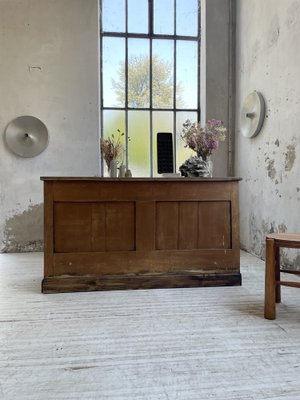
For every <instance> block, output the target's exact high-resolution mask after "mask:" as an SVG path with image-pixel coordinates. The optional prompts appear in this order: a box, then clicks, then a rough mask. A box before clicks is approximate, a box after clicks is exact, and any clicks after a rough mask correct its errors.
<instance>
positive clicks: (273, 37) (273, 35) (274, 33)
mask: <svg viewBox="0 0 300 400" xmlns="http://www.w3.org/2000/svg"><path fill="white" fill-rule="evenodd" d="M279 34H280V26H279V20H278V15H277V14H276V15H275V16H274V17H273V19H272V22H271V26H270V30H269V34H268V47H272V46H274V45H275V44H276V43H277V42H278V38H279Z"/></svg>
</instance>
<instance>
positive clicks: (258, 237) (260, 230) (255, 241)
mask: <svg viewBox="0 0 300 400" xmlns="http://www.w3.org/2000/svg"><path fill="white" fill-rule="evenodd" d="M286 231H287V226H286V225H285V224H284V223H281V224H279V225H277V226H276V222H275V221H271V222H269V221H268V222H266V221H265V220H261V219H260V218H259V217H256V215H255V214H254V213H253V212H252V213H250V216H249V233H250V251H251V253H253V254H255V255H257V256H258V257H260V258H264V256H265V240H266V235H267V234H269V233H275V232H286Z"/></svg>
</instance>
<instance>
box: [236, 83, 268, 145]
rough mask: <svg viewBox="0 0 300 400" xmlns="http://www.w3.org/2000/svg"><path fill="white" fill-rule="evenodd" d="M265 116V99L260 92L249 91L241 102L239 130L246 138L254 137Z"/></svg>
mask: <svg viewBox="0 0 300 400" xmlns="http://www.w3.org/2000/svg"><path fill="white" fill-rule="evenodd" d="M264 118H265V101H264V98H263V96H262V95H261V93H259V92H257V91H254V92H252V93H250V94H249V95H248V96H247V97H246V99H245V101H244V104H243V108H242V114H241V132H242V135H243V136H245V137H247V138H253V137H255V136H256V135H257V134H258V133H259V132H260V130H261V128H262V126H263V123H264Z"/></svg>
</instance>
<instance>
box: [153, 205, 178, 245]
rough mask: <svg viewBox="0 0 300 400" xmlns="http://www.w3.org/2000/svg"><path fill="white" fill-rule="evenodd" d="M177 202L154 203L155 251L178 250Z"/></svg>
mask: <svg viewBox="0 0 300 400" xmlns="http://www.w3.org/2000/svg"><path fill="white" fill-rule="evenodd" d="M178 217H179V215H178V202H177V201H162V202H157V203H156V249H157V250H171V249H174V250H175V249H178Z"/></svg>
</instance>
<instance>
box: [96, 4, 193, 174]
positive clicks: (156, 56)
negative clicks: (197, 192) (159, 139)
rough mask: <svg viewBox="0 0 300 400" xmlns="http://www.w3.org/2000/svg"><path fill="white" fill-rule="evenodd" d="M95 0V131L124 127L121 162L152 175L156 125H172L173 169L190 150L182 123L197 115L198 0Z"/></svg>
mask: <svg viewBox="0 0 300 400" xmlns="http://www.w3.org/2000/svg"><path fill="white" fill-rule="evenodd" d="M100 7H101V22H100V26H101V32H100V51H101V134H102V135H103V137H107V136H111V134H116V133H117V130H118V129H119V130H120V131H121V132H124V134H125V135H124V136H122V140H124V145H125V148H126V154H125V156H124V158H125V159H124V163H125V162H126V163H127V165H128V166H129V168H130V169H131V170H132V173H133V176H136V177H138V176H156V175H157V154H156V135H157V132H172V133H173V148H174V165H175V166H176V170H178V168H179V166H180V165H181V164H182V163H183V162H184V160H186V159H187V158H188V156H189V154H190V151H189V150H188V149H186V148H184V145H183V142H182V140H181V138H180V133H181V129H182V124H183V122H184V121H185V120H186V119H190V120H191V121H196V120H197V119H198V120H199V119H200V93H199V90H200V87H199V86H200V85H199V76H200V7H199V0H102V1H100ZM104 170H105V168H104Z"/></svg>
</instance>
